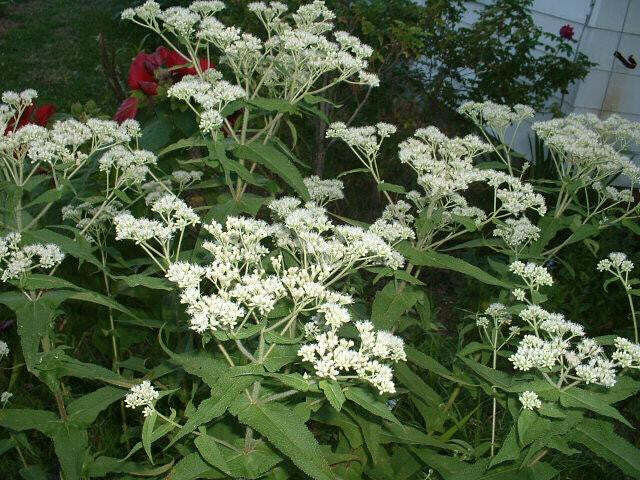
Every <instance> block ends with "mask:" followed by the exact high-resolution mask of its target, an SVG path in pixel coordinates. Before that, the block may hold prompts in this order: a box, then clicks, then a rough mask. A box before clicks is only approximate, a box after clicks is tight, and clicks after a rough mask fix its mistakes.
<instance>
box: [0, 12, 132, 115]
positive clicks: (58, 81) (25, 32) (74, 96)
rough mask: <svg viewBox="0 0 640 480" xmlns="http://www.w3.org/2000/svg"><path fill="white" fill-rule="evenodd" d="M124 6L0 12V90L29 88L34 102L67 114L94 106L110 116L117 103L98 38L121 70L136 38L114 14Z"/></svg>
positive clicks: (123, 69) (128, 27) (130, 54)
mask: <svg viewBox="0 0 640 480" xmlns="http://www.w3.org/2000/svg"><path fill="white" fill-rule="evenodd" d="M129 4H131V2H130V1H127V0H13V1H10V2H9V4H8V6H6V7H5V8H4V9H2V10H0V72H1V73H0V90H2V91H4V90H16V91H19V90H22V89H24V88H34V89H36V90H38V92H39V94H40V95H39V97H40V99H39V102H52V103H55V104H56V105H58V107H59V109H60V110H63V111H68V110H69V107H70V105H71V104H73V103H75V102H81V103H85V102H87V101H88V100H94V101H95V102H96V103H97V104H98V105H99V106H100V107H101V108H102V109H103V113H105V114H107V115H111V114H112V112H113V111H114V109H115V108H116V106H117V105H116V99H115V96H114V94H113V93H112V92H111V90H110V89H109V87H108V85H107V82H106V79H105V76H104V74H103V71H102V67H101V65H100V49H99V46H98V34H99V33H103V34H104V35H105V38H106V39H107V42H108V43H109V44H110V45H113V46H114V47H115V48H116V49H117V51H118V59H119V60H120V62H119V63H120V64H121V65H122V66H123V68H122V72H123V73H124V74H125V75H126V64H127V62H128V60H129V59H130V58H131V56H132V52H134V48H135V46H136V45H137V42H138V40H139V38H140V32H137V31H136V29H133V28H131V27H130V26H129V25H125V24H123V23H122V22H121V21H120V20H119V18H118V12H120V11H121V10H122V9H123V8H125V7H126V6H128V5H129Z"/></svg>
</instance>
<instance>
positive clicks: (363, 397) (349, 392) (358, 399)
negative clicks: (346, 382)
mask: <svg viewBox="0 0 640 480" xmlns="http://www.w3.org/2000/svg"><path fill="white" fill-rule="evenodd" d="M344 396H345V397H346V398H347V399H348V400H351V401H352V402H353V403H355V404H357V405H359V406H361V407H362V408H364V409H365V410H367V411H369V412H371V413H373V414H374V415H377V416H379V417H382V418H384V419H385V420H389V421H390V422H395V423H399V422H398V419H397V418H396V417H395V416H394V415H393V413H391V410H389V407H387V405H386V404H385V403H383V402H380V401H379V400H376V397H374V396H373V395H372V394H371V392H369V391H368V390H365V389H363V388H359V387H348V388H345V389H344Z"/></svg>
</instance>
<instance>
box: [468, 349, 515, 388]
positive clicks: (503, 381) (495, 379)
mask: <svg viewBox="0 0 640 480" xmlns="http://www.w3.org/2000/svg"><path fill="white" fill-rule="evenodd" d="M460 358H461V360H462V361H463V362H464V363H465V365H467V366H468V367H469V368H470V369H471V370H473V371H474V372H475V373H476V374H478V375H479V376H480V377H482V378H483V379H484V380H486V381H487V382H489V383H490V384H491V386H493V387H498V388H501V389H502V390H505V391H507V392H511V391H513V385H512V379H511V377H510V376H509V375H508V374H506V373H504V372H501V371H499V370H494V369H493V368H489V367H485V366H484V365H482V364H480V363H478V362H476V361H475V360H471V359H470V358H465V357H460Z"/></svg>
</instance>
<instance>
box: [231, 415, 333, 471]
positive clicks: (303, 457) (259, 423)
mask: <svg viewBox="0 0 640 480" xmlns="http://www.w3.org/2000/svg"><path fill="white" fill-rule="evenodd" d="M237 416H238V420H239V421H240V422H241V423H243V424H245V425H247V426H249V427H251V428H253V429H254V430H256V431H257V432H259V433H260V434H261V435H263V436H264V437H265V438H267V440H269V441H270V442H271V443H272V444H273V445H274V446H275V447H276V448H277V449H278V450H280V451H281V452H282V453H284V454H285V455H286V456H288V457H289V458H290V459H291V461H292V462H293V463H294V464H295V465H296V466H297V467H298V468H299V469H300V470H302V471H303V472H305V473H306V474H307V475H309V476H310V477H312V478H314V479H316V480H335V477H334V476H333V473H332V472H331V469H330V468H329V464H328V463H327V461H326V460H325V458H324V456H323V455H322V450H321V449H320V445H318V442H317V441H316V439H315V438H314V437H313V435H312V434H311V432H310V431H309V429H308V428H307V426H306V425H305V424H304V423H302V421H301V420H300V419H299V418H298V417H297V416H296V415H295V414H294V413H293V412H292V411H291V409H290V408H287V407H286V406H284V405H281V404H279V403H268V404H260V403H251V404H249V405H248V406H247V407H245V408H244V409H242V410H240V411H239V412H238V415H237Z"/></svg>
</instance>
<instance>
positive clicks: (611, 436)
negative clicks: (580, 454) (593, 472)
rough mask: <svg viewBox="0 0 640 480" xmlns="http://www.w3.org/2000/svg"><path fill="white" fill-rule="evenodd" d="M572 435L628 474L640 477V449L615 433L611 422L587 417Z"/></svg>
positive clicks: (574, 438) (574, 439) (573, 438)
mask: <svg viewBox="0 0 640 480" xmlns="http://www.w3.org/2000/svg"><path fill="white" fill-rule="evenodd" d="M570 437H571V439H572V440H573V441H575V442H578V443H581V444H582V445H584V446H586V447H587V448H588V449H589V450H591V451H592V452H593V453H595V454H596V455H598V456H599V457H602V458H604V459H605V460H607V461H609V462H611V463H613V464H614V465H616V466H617V467H618V468H619V469H620V470H622V471H623V472H624V473H625V474H626V475H629V476H631V477H633V478H640V449H638V448H636V447H634V446H633V445H632V444H630V443H629V442H627V441H626V440H624V439H623V438H622V437H620V436H619V435H618V434H617V433H615V431H614V429H613V425H611V424H610V423H609V422H604V421H602V420H593V419H585V420H584V421H583V422H582V423H579V424H578V425H576V427H575V429H574V430H573V432H571V434H570Z"/></svg>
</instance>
